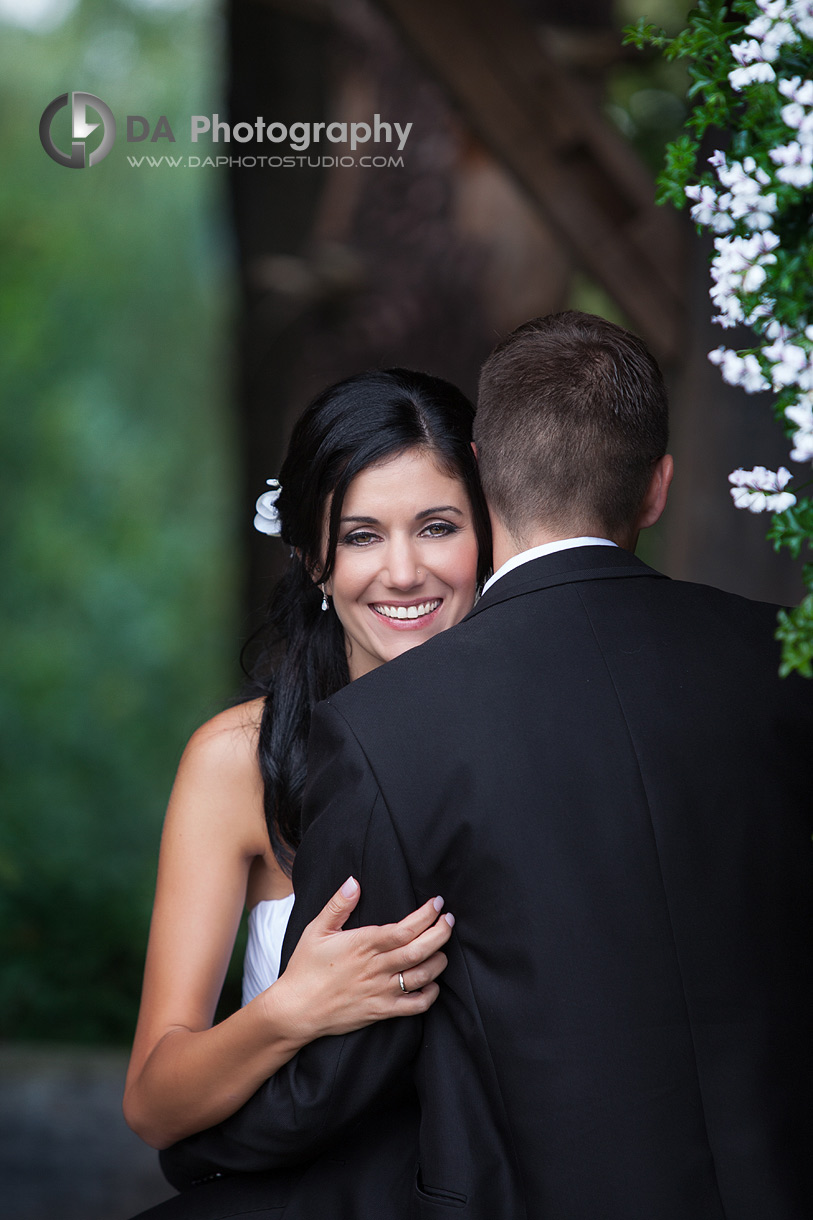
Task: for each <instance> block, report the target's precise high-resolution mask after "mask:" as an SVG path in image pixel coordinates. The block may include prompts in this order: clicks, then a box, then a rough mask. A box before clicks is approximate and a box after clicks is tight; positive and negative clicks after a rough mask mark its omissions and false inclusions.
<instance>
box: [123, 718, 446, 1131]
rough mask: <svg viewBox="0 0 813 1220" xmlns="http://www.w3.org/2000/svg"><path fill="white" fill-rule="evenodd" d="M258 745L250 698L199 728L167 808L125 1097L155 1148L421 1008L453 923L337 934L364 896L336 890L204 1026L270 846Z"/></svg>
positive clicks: (421, 922) (429, 920) (430, 917)
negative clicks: (331, 1041) (240, 1000)
mask: <svg viewBox="0 0 813 1220" xmlns="http://www.w3.org/2000/svg"><path fill="white" fill-rule="evenodd" d="M249 706H250V705H249ZM255 748H256V726H255V725H253V724H252V723H251V720H250V713H249V712H248V711H247V710H245V709H241V708H236V709H232V710H231V711H230V712H227V713H224V714H222V715H221V716H219V717H216V718H215V720H214V721H211V722H210V723H209V724H208V725H204V727H203V728H202V729H200V730H198V732H197V733H196V734H195V735H194V737H193V738H192V740H191V741H190V743H189V745H188V747H187V749H186V751H185V753H184V756H183V759H182V760H181V765H180V767H179V770H178V775H177V778H176V781H175V786H174V788H173V791H172V796H171V799H170V803H169V807H168V810H167V816H166V821H165V824H164V831H163V836H162V840H161V855H160V861H159V869H158V883H157V888H156V897H155V906H154V909H153V918H152V924H151V928H150V940H149V947H148V951H147V962H146V967H145V974H144V988H143V992H142V999H141V1008H140V1011H139V1018H138V1026H137V1029H136V1036H135V1041H134V1044H133V1051H132V1056H131V1059H130V1067H129V1070H128V1073H127V1083H126V1087H125V1097H124V1113H125V1117H126V1119H127V1122H128V1123H129V1125H130V1126H131V1127H132V1128H133V1130H135V1131H136V1132H137V1133H138V1134H139V1135H140V1136H141V1137H142V1139H144V1140H146V1142H147V1143H149V1144H151V1145H152V1146H153V1147H155V1148H164V1147H167V1146H168V1145H170V1144H172V1143H174V1142H176V1141H177V1140H179V1139H182V1138H183V1137H185V1136H187V1135H191V1134H193V1133H194V1132H197V1131H201V1130H203V1129H204V1128H206V1127H210V1126H212V1125H214V1124H216V1123H219V1122H221V1121H222V1120H223V1119H224V1118H226V1117H228V1116H229V1115H230V1114H233V1113H234V1111H235V1110H237V1109H238V1108H239V1107H240V1106H241V1105H242V1104H243V1103H244V1102H245V1101H246V1100H247V1099H248V1098H249V1097H250V1096H251V1095H252V1094H253V1093H254V1092H256V1090H257V1089H258V1088H259V1086H260V1085H261V1084H262V1083H263V1082H264V1081H265V1080H267V1079H269V1077H270V1076H272V1075H273V1074H274V1073H275V1072H276V1071H277V1070H278V1069H279V1068H280V1067H281V1066H282V1065H283V1064H284V1063H286V1062H287V1061H288V1060H289V1059H290V1058H291V1057H292V1056H293V1055H294V1054H295V1053H296V1051H297V1050H298V1049H299V1048H300V1047H302V1046H304V1045H305V1044H306V1043H307V1042H309V1041H311V1040H313V1039H315V1038H318V1037H321V1036H322V1035H324V1034H332V1033H344V1032H348V1031H350V1030H352V1029H358V1028H360V1027H361V1026H363V1025H365V1024H369V1023H370V1022H372V1021H376V1020H380V1019H382V1018H384V1017H389V1016H395V1015H409V1014H413V1013H420V1012H424V1011H425V1010H426V1009H427V1008H428V1007H429V1006H430V1004H431V1003H432V1002H433V1001H434V999H435V997H436V995H437V985H436V984H435V983H434V982H432V981H431V980H433V979H435V978H436V977H437V975H438V974H439V973H440V972H441V970H442V969H443V967H444V965H445V957H444V956H443V954H442V953H440V952H439V950H440V947H441V945H442V944H443V943H445V941H446V940H447V939H448V936H449V934H450V926H449V924H448V922H447V921H446V920H445V919H441V920H438V921H437V923H435V920H436V912H435V910H434V908H433V907H432V904H431V903H427V904H425V906H424V907H422V908H420V910H419V911H417V912H414V913H413V915H411V916H410V917H408V919H406V920H403V921H402V922H401V923H400V924H393V925H389V926H387V927H383V928H380V929H379V928H359V929H357V930H355V931H352V932H341V931H339V928H340V927H341V925H342V923H343V922H344V921H345V920H346V919H347V917H348V915H349V914H350V912H351V910H352V909H353V908H354V907H355V905H356V902H357V901H358V893H357V892H355V893H351V894H348V895H345V894H342V893H341V891H340V892H339V893H337V895H336V896H335V898H334V899H332V900H331V903H329V904H328V906H327V907H326V908H325V910H324V911H323V912H322V914H321V915H320V916H319V917H318V918H317V919H316V920H314V921H313V923H312V924H311V925H309V927H308V928H307V929H306V932H305V934H304V935H303V937H302V940H301V942H300V945H299V946H298V947H297V950H296V951H295V953H294V955H293V956H292V958H291V962H290V963H289V966H288V969H287V971H286V972H285V974H284V975H283V977H282V978H281V979H280V980H279V982H277V983H275V984H274V986H273V987H269V988H268V989H267V990H266V991H264V992H262V993H261V994H260V995H258V996H257V997H256V998H255V999H253V1000H252V1001H251V1002H250V1003H249V1004H247V1005H246V1006H245V1007H244V1008H242V1009H240V1010H239V1011H238V1012H236V1013H234V1014H233V1015H232V1016H229V1017H227V1018H226V1019H225V1020H224V1021H222V1022H220V1023H219V1024H218V1025H215V1026H212V1021H213V1019H214V1013H215V1007H216V1004H217V1000H218V997H219V995H220V990H221V988H222V985H223V980H224V977H225V974H226V968H227V966H228V963H229V958H230V956H231V952H232V949H233V946H234V939H235V936H236V933H237V927H238V925H239V921H240V916H241V912H242V908H243V904H244V902H245V895H246V884H247V879H248V872H249V868H250V866H251V863H252V861H253V860H255V859H256V858H257V857H258V856H261V855H263V854H267V852H268V842H267V837H266V835H265V829H264V820H263V814H262V786H261V780H260V776H259V771H258V768H257V764H256V754H255ZM349 889H351V890H352V885H351V886H350V887H349ZM405 954H406V955H405ZM411 962H414V963H415V966H414V968H413V969H411V970H410V971H408V972H405V982H406V985H407V986H408V987H409V988H410V989H416V988H420V987H423V990H422V991H417V992H415V994H412V995H404V994H403V993H402V992H401V989H400V987H399V985H398V970H399V969H401V970H403V967H404V965H407V964H409V963H411Z"/></svg>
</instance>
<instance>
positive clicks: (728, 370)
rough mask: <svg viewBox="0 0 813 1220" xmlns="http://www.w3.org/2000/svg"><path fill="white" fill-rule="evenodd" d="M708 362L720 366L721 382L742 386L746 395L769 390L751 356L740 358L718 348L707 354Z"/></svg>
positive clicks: (768, 385) (756, 363) (754, 358)
mask: <svg viewBox="0 0 813 1220" xmlns="http://www.w3.org/2000/svg"><path fill="white" fill-rule="evenodd" d="M709 360H710V361H711V363H712V364H719V365H720V372H721V374H722V378H723V381H725V382H727V383H728V384H729V385H739V386H742V388H743V389H744V390H745V392H746V394H758V393H759V392H760V390H769V389H770V388H771V383H770V382H769V381H767V380H766V379H765V377H763V375H762V369H761V368H760V367H759V361H758V360H757V358H756V356H754V355H753V354H750V353H749V354H748V355H747V356H740V355H738V354H737V352H732V351H729V350H727V349H726V348H725V347H722V346H720V347H718V348H717V350H716V351H713V352H709Z"/></svg>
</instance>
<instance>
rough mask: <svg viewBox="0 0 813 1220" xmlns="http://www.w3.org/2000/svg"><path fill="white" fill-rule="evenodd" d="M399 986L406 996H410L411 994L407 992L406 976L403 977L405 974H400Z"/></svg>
mask: <svg viewBox="0 0 813 1220" xmlns="http://www.w3.org/2000/svg"><path fill="white" fill-rule="evenodd" d="M398 986H399V987H400V988H401V990H402V991H403V993H404V994H405V995H409V992H408V991H407V989H406V987H405V986H404V976H403V974H401V972H400V971H399V972H398Z"/></svg>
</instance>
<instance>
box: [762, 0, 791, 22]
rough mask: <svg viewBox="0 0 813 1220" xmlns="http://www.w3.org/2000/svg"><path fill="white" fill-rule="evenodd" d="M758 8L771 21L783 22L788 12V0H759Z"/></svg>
mask: <svg viewBox="0 0 813 1220" xmlns="http://www.w3.org/2000/svg"><path fill="white" fill-rule="evenodd" d="M757 8H758V9H759V10H760V12H762V13H764V14H765V16H766V17H767V18H768V20H769V21H781V20H782V18H783V17H784V16H785V14H786V12H787V8H788V6H787V0H757Z"/></svg>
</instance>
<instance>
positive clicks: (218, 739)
mask: <svg viewBox="0 0 813 1220" xmlns="http://www.w3.org/2000/svg"><path fill="white" fill-rule="evenodd" d="M473 418H474V411H473V408H472V406H471V403H470V402H469V401H468V400H467V399H466V398H465V397H464V396H463V395H462V394H461V393H460V392H459V391H458V390H457V389H455V387H454V386H452V385H450V384H449V383H448V382H445V381H441V380H440V379H439V378H436V377H430V376H427V375H426V374H422V373H411V372H407V371H406V370H403V369H391V370H387V371H383V372H373V373H364V374H361V375H359V376H357V377H352V378H349V379H348V380H347V381H344V382H341V383H339V384H338V385H336V386H332V387H330V388H329V389H328V390H326V391H325V392H324V393H323V394H321V395H320V396H319V397H318V398H317V399H316V400H315V401H314V402H313V403H312V404H311V405H310V406H309V407H308V408H307V410H306V411H305V413H304V414H303V416H302V417H301V419H300V420H299V422H298V423H297V425H296V427H295V429H294V432H293V435H292V437H291V443H290V446H289V450H288V456H287V457H286V460H285V462H284V463H283V467H282V470H281V472H280V482H281V487H279V485H277V484H276V483H275V486H274V490H273V491H272V492H266V493H265V495H264V496H263V497H261V499H260V501H259V502H258V513H259V516H258V522H259V527H260V528H261V529H262V530H263V532H266V531H267V530H269V529H271V530H272V532H273V533H275V534H278V535H279V536H280V537H281V538H282V540H283V542H285V543H286V544H287V545H288V546H289V547H290V548H291V555H290V563H289V566H288V570H287V572H286V573H285V575H284V576H283V578H282V580H281V581H280V583H279V585H278V587H277V589H276V590H275V592H274V595H273V597H272V600H271V604H270V607H269V613H268V620H267V623H266V626H265V628H264V629H263V632H262V633H261V640H260V648H259V656H258V658H257V660H256V661H255V663H254V665H253V666H252V673H251V681H250V686H249V689H248V691H247V692H246V701H245V702H244V703H242V704H240V705H238V706H237V707H235V708H232V709H230V710H228V711H226V712H222V713H221V714H220V715H219V716H216V717H215V718H214V720H212V721H210V722H209V723H208V724H206V725H204V726H203V727H202V728H201V729H199V730H198V731H197V733H195V735H194V736H193V738H192V740H191V742H190V743H189V746H188V747H187V750H186V752H185V754H184V757H183V759H182V761H181V766H180V768H179V771H178V777H177V779H176V783H175V787H174V789H173V793H172V798H171V800H170V805H169V809H168V812H167V818H166V822H165V825H164V833H163V837H162V844H161V860H160V865H159V873H158V886H157V891H156V898H155V907H154V914H153V922H152V927H151V931H150V944H149V949H148V953H147V966H146V971H145V978H144V990H143V996H142V1004H141V1011H140V1014H139V1021H138V1029H137V1032H136V1039H135V1044H134V1047H133V1054H132V1058H131V1063H130V1071H129V1073H128V1080H127V1090H126V1095H125V1115H126V1117H127V1120H128V1122H129V1123H130V1124H131V1125H132V1126H133V1128H134V1129H135V1130H136V1131H137V1132H138V1133H139V1134H140V1135H142V1137H143V1138H144V1139H146V1140H147V1141H148V1142H149V1143H152V1144H153V1145H154V1146H155V1147H165V1146H167V1145H168V1144H170V1143H173V1142H174V1141H176V1140H178V1139H180V1138H182V1137H183V1136H186V1135H190V1134H192V1133H194V1132H196V1131H200V1130H202V1129H204V1128H205V1127H208V1126H211V1125H213V1124H215V1123H218V1122H220V1121H221V1120H222V1119H224V1118H225V1117H227V1116H228V1115H229V1114H231V1113H233V1112H234V1111H235V1110H236V1109H237V1108H238V1107H239V1106H240V1105H241V1104H242V1103H243V1102H244V1101H246V1100H247V1099H248V1097H250V1096H251V1094H252V1093H254V1092H255V1091H256V1089H257V1088H258V1087H259V1085H260V1084H261V1083H262V1082H263V1081H265V1080H266V1079H268V1077H269V1076H271V1075H273V1073H274V1072H275V1071H276V1070H277V1069H278V1068H279V1067H280V1066H281V1065H282V1064H284V1063H285V1062H287V1060H288V1059H290V1058H291V1057H292V1055H293V1054H294V1053H295V1052H296V1050H297V1049H298V1048H299V1047H301V1046H303V1045H304V1044H305V1043H306V1042H309V1041H311V1040H312V1039H314V1038H318V1037H322V1036H324V1035H327V1034H337V1033H342V1032H348V1031H350V1030H354V1029H358V1028H361V1027H362V1026H364V1025H367V1024H370V1023H372V1022H373V1021H377V1020H381V1019H383V1018H386V1017H391V1016H409V1015H416V1014H419V1013H422V1012H425V1011H426V1009H427V1008H428V1007H429V1006H430V1005H431V1004H432V1003H433V1002H434V1000H435V998H436V997H437V994H438V988H437V984H436V983H435V979H436V978H437V976H438V975H439V974H440V973H441V971H442V970H443V969H444V967H445V964H446V959H445V957H444V955H443V953H442V952H441V947H442V945H443V944H444V943H445V942H446V940H447V939H448V937H449V936H450V934H451V928H452V924H453V922H454V920H453V918H452V916H451V915H446V916H441V918H440V919H438V914H439V912H440V910H441V908H442V906H443V900H442V898H440V897H439V896H437V897H435V898H434V899H430V900H429V902H427V903H425V904H424V905H423V906H422V907H421V908H419V909H418V910H417V911H414V912H412V913H411V914H410V915H408V916H407V917H406V918H405V919H403V920H401V922H400V923H398V924H392V925H389V926H388V927H384V928H360V929H356V930H355V931H352V932H344V931H342V930H341V929H342V926H343V924H344V922H345V921H346V919H347V918H348V916H349V914H350V912H351V911H352V910H353V908H354V907H355V905H356V903H357V901H358V898H359V887H358V885H357V884H356V883H355V881H354V880H353V879H352V878H348V879H347V880H346V881H345V883H344V885H341V882H342V881H343V880H344V879H343V878H342V877H337V878H336V885H337V887H339V886H340V888H338V889H337V892H336V894H335V895H334V898H333V899H332V900H331V902H330V903H329V904H328V906H327V907H326V908H325V910H324V911H323V912H322V914H321V915H320V916H319V918H318V919H317V920H315V921H314V922H313V923H312V924H311V925H309V927H308V929H307V930H306V932H305V934H304V935H303V937H302V938H301V940H300V941H299V944H298V945H297V947H296V950H295V951H294V954H293V956H292V957H291V959H290V961H289V963H288V965H287V967H286V970H285V973H284V975H283V976H282V978H280V979H278V980H277V969H278V964H279V956H280V950H281V941H282V935H283V934H284V930H285V926H286V922H287V917H288V914H289V912H290V905H291V900H290V895H291V881H290V871H291V863H292V859H293V854H294V852H295V850H296V848H297V846H298V844H299V839H300V813H301V804H302V794H303V789H304V783H305V770H306V746H307V737H308V731H309V728H310V719H311V712H312V709H313V707H314V705H315V703H316V702H317V701H318V700H320V699H324V698H327V697H328V696H329V695H331V694H333V693H334V692H335V691H336V690H338V689H339V688H340V687H341V686H343V685H345V684H346V683H347V682H348V681H351V680H353V679H355V678H359V677H362V676H363V675H364V674H366V673H368V672H369V671H370V670H372V669H375V668H376V667H377V666H378V665H381V664H382V663H384V662H385V661H388V660H390V659H391V658H393V657H395V656H398V655H399V654H401V653H403V652H405V651H406V650H407V649H409V648H413V647H415V646H416V645H418V644H420V643H422V642H423V641H424V640H426V639H428V638H429V637H430V636H433V635H436V634H437V633H438V632H440V631H444V630H446V629H447V628H448V627H453V626H454V625H455V624H456V623H458V622H460V620H461V619H462V618H463V617H464V616H465V615H466V614H467V613H468V611H469V610H470V609H471V607H472V605H473V603H474V598H475V593H476V588H477V584H478V581H481V580H482V579H483V578H484V577H485V575H486V573H487V570H488V567H489V564H490V549H491V542H490V530H489V521H488V513H487V509H486V505H485V501H484V499H483V494H482V491H481V488H480V484H479V479H478V475H477V467H476V462H475V458H474V454H473V451H472V447H471V433H472V423H473ZM396 710H397V709H396ZM244 905H246V906H248V907H249V909H250V912H251V914H250V919H249V944H248V951H247V970H246V979H245V983H246V986H245V987H244V1006H243V1008H242V1009H241V1010H240V1011H239V1012H237V1013H234V1014H232V1015H231V1016H229V1017H227V1018H226V1019H225V1020H224V1021H222V1022H221V1023H220V1024H219V1025H214V1026H213V1024H212V1022H213V1018H214V1011H215V1006H216V1003H217V999H218V995H219V992H220V987H221V985H222V981H223V976H224V973H225V969H226V965H227V963H228V960H229V957H230V955H231V952H232V948H233V945H234V937H235V932H236V928H237V925H238V922H239V919H240V913H241V909H242V907H243V906H244Z"/></svg>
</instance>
